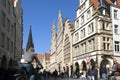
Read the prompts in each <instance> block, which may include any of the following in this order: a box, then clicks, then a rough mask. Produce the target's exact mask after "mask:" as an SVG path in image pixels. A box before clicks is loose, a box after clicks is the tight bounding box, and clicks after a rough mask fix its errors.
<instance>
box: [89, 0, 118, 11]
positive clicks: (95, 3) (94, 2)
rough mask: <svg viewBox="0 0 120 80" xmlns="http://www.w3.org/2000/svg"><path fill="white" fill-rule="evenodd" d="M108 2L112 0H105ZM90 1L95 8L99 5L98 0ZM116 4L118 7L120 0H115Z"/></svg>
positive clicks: (111, 2)
mask: <svg viewBox="0 0 120 80" xmlns="http://www.w3.org/2000/svg"><path fill="white" fill-rule="evenodd" d="M105 1H106V2H107V3H108V4H113V1H112V0H105ZM90 2H91V3H92V4H93V5H94V7H95V8H96V9H97V8H98V7H99V4H100V2H99V0H90ZM117 6H119V7H120V0H117Z"/></svg>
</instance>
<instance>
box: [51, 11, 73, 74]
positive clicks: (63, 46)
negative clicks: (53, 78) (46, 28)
mask: <svg viewBox="0 0 120 80" xmlns="http://www.w3.org/2000/svg"><path fill="white" fill-rule="evenodd" d="M73 30H74V23H71V22H70V20H69V19H68V18H67V19H66V20H65V21H63V18H62V13H61V11H59V13H58V29H57V32H56V29H55V24H53V25H52V38H51V50H50V51H51V53H50V70H52V71H54V70H55V69H57V71H58V72H59V73H61V72H64V69H63V68H66V67H68V68H69V73H71V72H70V69H71V66H72V32H73Z"/></svg>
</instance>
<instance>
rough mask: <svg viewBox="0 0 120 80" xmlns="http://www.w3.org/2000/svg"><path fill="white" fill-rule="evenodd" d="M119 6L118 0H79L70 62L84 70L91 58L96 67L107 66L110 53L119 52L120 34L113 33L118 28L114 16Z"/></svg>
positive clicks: (111, 57)
mask: <svg viewBox="0 0 120 80" xmlns="http://www.w3.org/2000/svg"><path fill="white" fill-rule="evenodd" d="M119 6H120V2H119V0H80V1H79V6H78V9H77V11H76V18H75V31H74V33H73V52H74V54H73V62H74V63H76V62H77V63H78V64H79V65H82V66H80V69H81V70H86V69H87V68H88V65H89V63H90V62H92V63H94V65H97V66H98V68H99V69H100V68H102V67H103V66H104V65H105V66H108V67H109V68H110V67H112V64H113V61H112V60H113V56H114V57H118V56H120V55H119V49H120V48H119V46H120V45H119V41H120V37H119V36H120V35H119V34H117V35H116V34H115V33H117V31H120V27H119V28H118V26H119V25H118V21H119V19H118V17H117V20H115V19H114V18H113V16H114V17H115V16H118V13H119V12H118V11H119V9H120V7H119ZM115 12H116V13H115ZM116 37H117V38H116ZM115 40H117V41H115ZM115 51H116V52H118V53H115ZM115 54H116V55H115ZM84 63H85V64H84ZM84 66H86V68H85V67H84Z"/></svg>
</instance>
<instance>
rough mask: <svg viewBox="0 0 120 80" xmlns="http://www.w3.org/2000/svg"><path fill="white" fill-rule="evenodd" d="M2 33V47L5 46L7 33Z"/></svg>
mask: <svg viewBox="0 0 120 80" xmlns="http://www.w3.org/2000/svg"><path fill="white" fill-rule="evenodd" d="M1 35H2V36H1V37H2V38H1V44H2V45H1V46H2V48H4V44H5V35H4V33H2V34H1Z"/></svg>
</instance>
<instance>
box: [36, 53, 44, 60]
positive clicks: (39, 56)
mask: <svg viewBox="0 0 120 80" xmlns="http://www.w3.org/2000/svg"><path fill="white" fill-rule="evenodd" d="M36 56H37V58H38V59H39V60H41V59H42V58H43V56H44V55H43V54H36Z"/></svg>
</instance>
